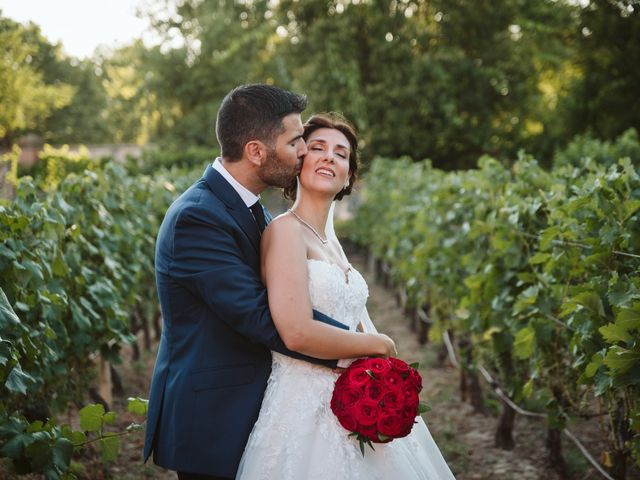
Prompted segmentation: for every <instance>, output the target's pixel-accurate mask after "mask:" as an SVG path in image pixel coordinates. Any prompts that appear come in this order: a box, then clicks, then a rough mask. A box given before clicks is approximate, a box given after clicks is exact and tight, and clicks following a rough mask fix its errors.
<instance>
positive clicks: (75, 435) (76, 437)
mask: <svg viewBox="0 0 640 480" xmlns="http://www.w3.org/2000/svg"><path fill="white" fill-rule="evenodd" d="M69 440H71V443H73V445H74V447H75V446H79V445H82V444H83V443H85V442H86V441H87V436H86V435H85V434H84V432H80V431H78V430H74V431H73V432H71V438H70V439H69Z"/></svg>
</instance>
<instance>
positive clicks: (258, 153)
mask: <svg viewBox="0 0 640 480" xmlns="http://www.w3.org/2000/svg"><path fill="white" fill-rule="evenodd" d="M244 155H245V157H246V158H247V160H249V162H251V163H252V164H253V165H255V166H256V167H261V166H262V164H263V163H264V162H265V161H266V159H267V147H266V145H265V144H264V143H262V142H261V141H260V140H251V141H249V142H247V143H246V145H245V146H244Z"/></svg>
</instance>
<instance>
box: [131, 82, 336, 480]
mask: <svg viewBox="0 0 640 480" xmlns="http://www.w3.org/2000/svg"><path fill="white" fill-rule="evenodd" d="M305 107H306V98H305V97H304V96H300V95H296V94H294V93H291V92H287V91H285V90H282V89H279V88H276V87H272V86H268V85H244V86H240V87H237V88H235V89H234V90H232V91H231V92H229V94H227V96H226V97H225V98H224V100H223V101H222V105H221V106H220V110H219V111H218V117H217V121H216V136H217V138H218V142H219V144H220V148H221V158H217V159H216V160H215V161H214V163H213V165H210V166H208V167H207V169H206V170H205V172H204V175H203V176H202V178H201V179H200V180H198V181H197V182H196V183H195V184H194V185H192V186H191V187H190V188H189V189H188V190H187V191H186V192H185V193H183V194H182V195H181V196H180V197H179V198H178V199H177V200H176V201H175V202H174V203H173V204H172V205H171V207H170V208H169V210H168V211H167V213H166V216H165V218H164V221H163V222H162V225H161V227H160V231H159V233H158V239H157V244H156V259H155V268H156V281H157V287H158V296H159V297H160V307H161V310H162V315H163V319H164V320H163V321H164V326H163V332H162V338H161V339H160V346H159V349H158V356H157V358H156V364H155V368H154V372H153V378H152V381H151V393H150V395H149V413H148V418H147V429H146V434H145V446H144V460H145V462H146V461H147V460H148V458H149V455H150V454H151V452H152V451H153V452H154V457H153V459H154V462H155V463H156V464H158V465H160V466H162V467H165V468H168V469H170V470H176V471H177V472H178V478H179V479H181V480H189V479H222V478H225V479H226V478H229V479H230V478H233V477H234V476H235V474H236V470H237V468H238V464H239V462H240V458H241V456H242V452H243V450H244V447H245V444H246V442H247V439H248V437H249V434H250V433H251V429H252V428H253V425H254V423H255V421H256V419H257V417H258V413H259V411H260V404H261V402H262V397H263V394H264V390H265V388H266V384H267V379H268V377H269V373H270V370H271V355H270V350H275V351H278V352H281V353H284V354H287V355H290V356H293V357H296V358H303V359H305V360H308V361H311V362H314V363H318V364H323V365H326V366H328V367H335V366H336V362H335V361H321V360H317V359H312V358H309V357H306V356H304V355H301V354H298V353H295V352H291V351H289V350H287V348H286V347H285V345H284V343H283V342H282V340H281V339H280V337H279V335H278V332H277V331H276V329H275V326H274V324H273V321H272V319H271V315H270V313H269V308H268V303H267V292H266V290H265V288H264V286H263V284H262V282H261V280H260V256H259V252H260V234H261V232H262V230H264V228H265V225H266V223H268V221H269V220H270V218H271V217H270V215H269V213H268V212H267V211H266V210H264V209H263V208H262V205H261V204H260V203H259V202H258V199H259V194H260V192H262V191H263V190H264V189H265V188H266V187H267V186H269V185H272V186H276V187H284V186H287V185H289V184H290V182H291V181H292V180H293V178H294V177H295V176H296V175H297V174H298V173H299V171H300V168H301V165H302V158H303V156H304V155H305V153H306V151H307V149H306V146H305V143H304V140H303V139H302V132H303V129H302V122H301V120H300V113H301V112H302V111H303V110H304V109H305ZM314 318H315V319H317V320H320V321H323V322H325V323H328V324H331V325H334V326H336V327H340V328H345V329H346V328H347V327H346V326H344V325H342V324H341V323H339V322H336V321H334V320H332V319H330V318H328V317H326V316H324V315H322V314H321V313H319V312H315V311H314Z"/></svg>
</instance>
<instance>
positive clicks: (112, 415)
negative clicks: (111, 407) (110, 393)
mask: <svg viewBox="0 0 640 480" xmlns="http://www.w3.org/2000/svg"><path fill="white" fill-rule="evenodd" d="M116 418H117V415H116V412H107V413H105V414H104V415H103V417H102V421H103V422H104V423H105V425H113V424H114V423H116Z"/></svg>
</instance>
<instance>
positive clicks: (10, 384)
mask: <svg viewBox="0 0 640 480" xmlns="http://www.w3.org/2000/svg"><path fill="white" fill-rule="evenodd" d="M35 383H36V381H35V379H34V378H33V377H32V376H31V375H29V374H27V373H25V372H23V371H22V368H20V364H19V363H18V364H16V365H15V366H14V367H13V369H12V370H11V373H9V376H8V377H7V380H6V382H4V386H5V387H7V390H9V391H11V392H14V393H21V394H22V395H26V394H27V390H28V388H29V385H33V384H35Z"/></svg>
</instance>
